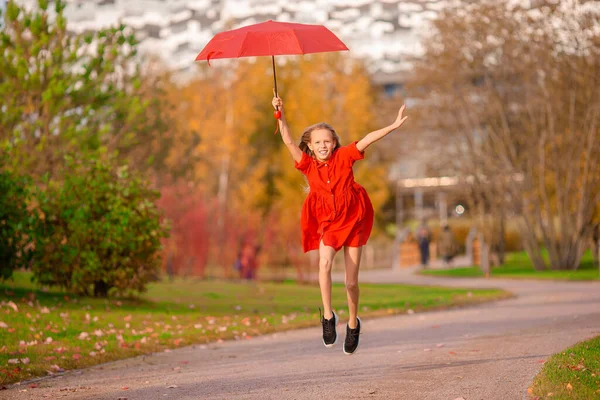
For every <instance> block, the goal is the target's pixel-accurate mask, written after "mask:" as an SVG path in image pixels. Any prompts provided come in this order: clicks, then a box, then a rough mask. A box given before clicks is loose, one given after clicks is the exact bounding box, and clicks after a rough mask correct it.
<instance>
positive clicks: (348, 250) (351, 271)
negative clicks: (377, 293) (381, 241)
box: [344, 247, 362, 329]
mask: <svg viewBox="0 0 600 400" xmlns="http://www.w3.org/2000/svg"><path fill="white" fill-rule="evenodd" d="M361 254H362V247H344V261H345V262H346V295H347V296H348V313H349V314H350V318H349V320H348V326H349V327H350V329H355V328H356V326H357V325H358V322H357V321H356V315H357V313H358V296H359V290H358V269H359V267H360V256H361Z"/></svg>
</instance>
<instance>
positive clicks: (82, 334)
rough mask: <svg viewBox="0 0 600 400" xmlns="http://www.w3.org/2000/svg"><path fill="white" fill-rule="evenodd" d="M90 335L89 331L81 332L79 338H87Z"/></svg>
mask: <svg viewBox="0 0 600 400" xmlns="http://www.w3.org/2000/svg"><path fill="white" fill-rule="evenodd" d="M89 337H90V335H89V334H88V333H87V332H81V333H80V334H79V337H78V338H79V340H85V339H87V338H89Z"/></svg>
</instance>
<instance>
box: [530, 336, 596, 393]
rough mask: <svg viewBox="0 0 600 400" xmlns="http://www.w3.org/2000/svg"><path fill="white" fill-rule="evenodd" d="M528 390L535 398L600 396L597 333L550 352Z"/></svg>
mask: <svg viewBox="0 0 600 400" xmlns="http://www.w3.org/2000/svg"><path fill="white" fill-rule="evenodd" d="M529 392H530V394H531V395H533V396H535V398H536V399H581V400H590V399H600V336H598V337H596V338H594V339H591V340H588V341H585V342H582V343H579V344H577V345H575V346H573V347H571V348H569V349H567V350H565V351H563V352H561V353H558V354H555V355H553V356H552V357H551V358H550V360H548V361H547V362H546V363H545V364H544V367H543V368H542V370H541V371H540V373H539V374H538V375H537V376H536V377H535V379H534V381H533V385H532V386H531V388H530V389H529Z"/></svg>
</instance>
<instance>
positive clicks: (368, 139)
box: [356, 105, 408, 152]
mask: <svg viewBox="0 0 600 400" xmlns="http://www.w3.org/2000/svg"><path fill="white" fill-rule="evenodd" d="M404 108H406V105H403V106H402V107H400V111H398V117H397V118H396V121H394V123H393V124H391V125H390V126H386V127H385V128H382V129H379V130H377V131H373V132H371V133H368V134H367V135H366V136H365V137H364V138H362V139H361V140H359V141H358V143H356V148H357V149H358V151H361V152H362V151H365V149H366V148H367V147H369V146H370V145H371V144H372V143H375V142H376V141H378V140H379V139H381V138H382V137H384V136H386V135H388V134H389V133H391V132H392V131H393V130H395V129H398V128H400V126H401V125H402V124H403V123H404V121H406V119H407V118H408V117H402V113H403V112H404Z"/></svg>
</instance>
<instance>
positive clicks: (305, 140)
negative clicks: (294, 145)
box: [298, 122, 341, 157]
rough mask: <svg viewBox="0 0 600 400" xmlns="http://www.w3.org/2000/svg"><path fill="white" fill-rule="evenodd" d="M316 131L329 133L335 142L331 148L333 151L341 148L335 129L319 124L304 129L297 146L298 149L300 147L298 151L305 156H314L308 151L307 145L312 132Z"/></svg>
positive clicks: (322, 123) (325, 124) (323, 123)
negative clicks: (323, 130)
mask: <svg viewBox="0 0 600 400" xmlns="http://www.w3.org/2000/svg"><path fill="white" fill-rule="evenodd" d="M316 129H326V130H328V131H329V132H331V136H332V137H333V139H334V140H335V147H334V148H333V150H334V151H335V150H336V149H338V148H339V147H341V144H340V137H339V136H338V134H337V133H335V129H333V128H332V127H331V125H329V124H327V123H325V122H319V123H318V124H314V125H311V126H309V127H308V128H306V129H305V130H304V132H302V138H301V139H300V144H299V145H298V147H300V150H302V151H303V152H305V153H306V154H308V155H309V156H311V157H314V156H315V153H313V151H312V150H311V149H310V147H308V144H309V143H310V138H311V134H312V131H314V130H316Z"/></svg>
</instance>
